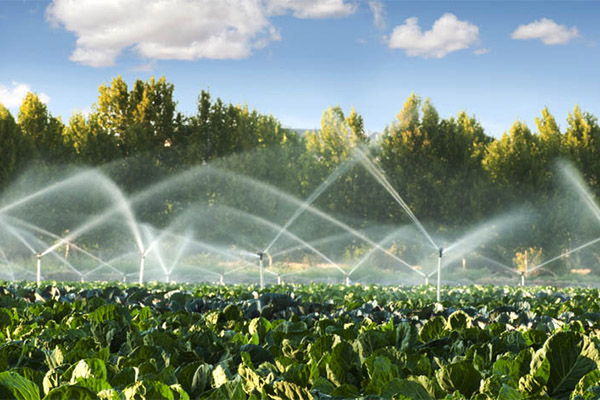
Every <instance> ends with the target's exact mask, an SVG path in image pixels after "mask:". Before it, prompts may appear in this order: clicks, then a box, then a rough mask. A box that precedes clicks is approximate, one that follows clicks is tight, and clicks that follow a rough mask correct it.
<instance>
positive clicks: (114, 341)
mask: <svg viewBox="0 0 600 400" xmlns="http://www.w3.org/2000/svg"><path fill="white" fill-rule="evenodd" d="M257 291H258V288H256V287H254V286H213V285H193V286H192V285H189V286H187V285H166V284H149V285H146V286H144V287H139V286H124V285H123V286H117V285H115V284H108V283H107V284H104V285H100V286H98V285H96V286H95V287H93V286H92V285H91V284H85V283H77V284H71V285H69V284H63V285H60V286H55V285H49V286H45V287H44V288H42V289H37V288H35V287H34V286H32V285H28V284H22V285H19V284H6V285H5V286H2V287H1V288H0V306H1V307H2V308H0V329H1V333H0V340H1V343H2V344H1V345H0V371H2V372H0V398H3V399H4V398H7V399H10V398H13V399H42V398H43V399H346V398H350V399H353V398H365V399H377V398H394V399H532V398H535V399H540V398H556V399H598V398H600V384H599V382H600V370H599V369H598V366H599V365H600V354H599V348H600V347H599V346H600V340H599V338H598V334H599V333H600V299H599V297H600V296H599V295H600V293H599V291H598V290H596V289H578V288H568V289H556V288H552V287H531V288H528V287H527V288H515V287H492V286H468V287H453V288H446V290H445V292H444V293H445V295H444V297H443V300H442V303H436V302H435V300H434V299H435V288H434V287H433V286H412V287H383V286H372V285H371V286H359V285H355V286H331V285H322V284H312V285H302V286H300V285H283V286H270V287H267V288H266V289H264V290H262V292H261V293H260V294H259V293H258V292H257Z"/></svg>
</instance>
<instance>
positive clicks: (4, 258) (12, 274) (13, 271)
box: [0, 248, 15, 281]
mask: <svg viewBox="0 0 600 400" xmlns="http://www.w3.org/2000/svg"><path fill="white" fill-rule="evenodd" d="M0 253H1V254H2V259H3V260H4V263H5V264H6V266H7V267H8V269H10V275H11V276H12V280H13V281H14V280H15V270H14V269H13V267H12V264H11V263H10V261H8V258H7V257H6V253H5V252H4V249H1V248H0Z"/></svg>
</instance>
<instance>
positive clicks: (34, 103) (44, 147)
mask: <svg viewBox="0 0 600 400" xmlns="http://www.w3.org/2000/svg"><path fill="white" fill-rule="evenodd" d="M19 126H20V127H21V131H22V132H23V134H24V135H26V136H28V137H29V138H30V139H31V142H32V143H33V146H34V148H35V150H36V154H37V155H38V157H40V158H41V159H44V160H47V161H53V162H56V161H58V162H66V161H68V160H69V155H70V153H71V149H70V148H69V147H68V146H67V144H66V143H65V138H64V136H63V132H64V129H65V126H64V125H63V123H62V122H61V120H60V119H59V118H55V117H53V116H52V114H50V112H49V111H48V107H47V106H46V105H45V104H44V103H43V102H42V101H41V100H40V98H39V96H38V95H37V94H35V93H28V94H27V95H26V96H25V98H24V99H23V103H22V104H21V108H20V109H19Z"/></svg>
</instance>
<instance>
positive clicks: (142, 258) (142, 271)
mask: <svg viewBox="0 0 600 400" xmlns="http://www.w3.org/2000/svg"><path fill="white" fill-rule="evenodd" d="M140 256H141V257H140V279H139V280H138V283H139V284H140V285H141V284H142V283H144V264H145V262H146V253H145V252H143V251H140Z"/></svg>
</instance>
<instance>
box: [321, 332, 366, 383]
mask: <svg viewBox="0 0 600 400" xmlns="http://www.w3.org/2000/svg"><path fill="white" fill-rule="evenodd" d="M326 370H327V379H329V380H330V381H331V382H333V383H334V384H335V385H343V384H345V383H349V384H352V385H355V386H360V377H361V372H360V371H361V365H360V358H359V357H358V354H356V352H355V351H354V349H352V346H350V344H349V343H348V342H340V343H338V344H336V345H335V346H333V350H332V351H331V357H330V359H329V362H328V363H327V365H326Z"/></svg>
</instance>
